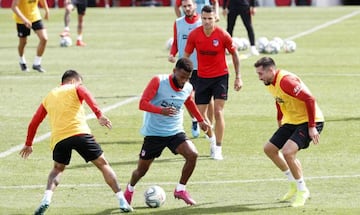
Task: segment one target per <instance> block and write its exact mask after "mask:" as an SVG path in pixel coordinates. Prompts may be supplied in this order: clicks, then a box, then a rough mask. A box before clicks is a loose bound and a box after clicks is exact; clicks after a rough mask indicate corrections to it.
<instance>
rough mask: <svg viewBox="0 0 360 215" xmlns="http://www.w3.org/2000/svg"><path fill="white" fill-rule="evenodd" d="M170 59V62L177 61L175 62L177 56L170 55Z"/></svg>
mask: <svg viewBox="0 0 360 215" xmlns="http://www.w3.org/2000/svg"><path fill="white" fill-rule="evenodd" d="M168 61H169V62H170V63H175V62H176V58H175V57H174V56H173V55H169V57H168Z"/></svg>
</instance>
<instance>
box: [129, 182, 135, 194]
mask: <svg viewBox="0 0 360 215" xmlns="http://www.w3.org/2000/svg"><path fill="white" fill-rule="evenodd" d="M127 189H128V190H129V191H130V192H134V191H135V186H131V185H130V184H128V185H127Z"/></svg>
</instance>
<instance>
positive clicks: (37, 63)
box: [34, 56, 41, 65]
mask: <svg viewBox="0 0 360 215" xmlns="http://www.w3.org/2000/svg"><path fill="white" fill-rule="evenodd" d="M40 64H41V57H39V56H36V57H35V59H34V65H40Z"/></svg>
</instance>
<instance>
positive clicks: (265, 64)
mask: <svg viewBox="0 0 360 215" xmlns="http://www.w3.org/2000/svg"><path fill="white" fill-rule="evenodd" d="M254 67H255V68H256V73H257V74H258V76H259V80H261V81H263V82H264V84H265V85H266V86H267V85H270V84H271V83H272V82H273V80H274V77H275V72H276V65H275V61H274V60H273V59H272V58H271V57H262V58H260V59H259V60H258V61H256V62H255V64H254Z"/></svg>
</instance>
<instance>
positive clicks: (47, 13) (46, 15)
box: [44, 10, 50, 20]
mask: <svg viewBox="0 0 360 215" xmlns="http://www.w3.org/2000/svg"><path fill="white" fill-rule="evenodd" d="M49 13H50V11H49V10H45V15H44V19H45V20H49Z"/></svg>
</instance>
